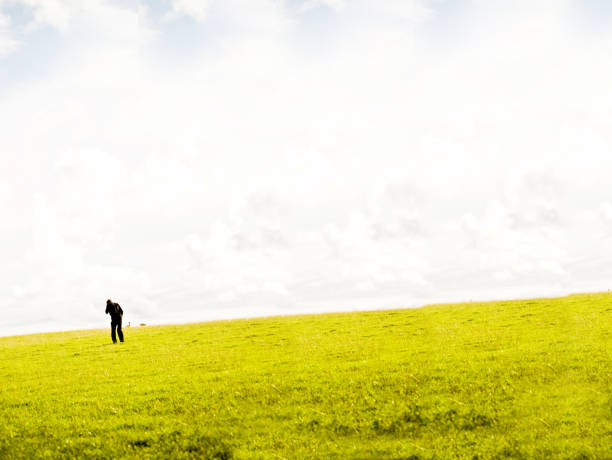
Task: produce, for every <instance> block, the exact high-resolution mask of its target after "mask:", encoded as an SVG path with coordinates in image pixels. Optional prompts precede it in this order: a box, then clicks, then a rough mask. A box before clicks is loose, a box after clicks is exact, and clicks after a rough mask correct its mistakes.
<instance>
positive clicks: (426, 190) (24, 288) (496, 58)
mask: <svg viewBox="0 0 612 460" xmlns="http://www.w3.org/2000/svg"><path fill="white" fill-rule="evenodd" d="M611 81H612V4H611V3H610V2H608V1H606V0H541V1H540V0H515V1H501V0H500V1H497V0H452V1H451V0H151V1H145V0H121V1H119V0H0V209H1V210H2V219H0V254H2V258H1V259H0V312H1V313H2V321H0V335H9V334H22V333H30V332H42V331H56V330H69V329H81V328H83V329H84V328H98V327H107V326H108V324H107V323H108V322H109V318H108V317H107V316H105V315H104V308H105V302H106V299H107V298H111V299H113V300H115V301H117V302H119V303H120V304H121V305H122V307H123V310H124V311H125V315H124V322H125V323H127V322H131V323H132V325H134V324H140V323H146V324H164V323H181V322H191V321H203V320H211V319H221V318H238V317H254V316H267V315H277V314H281V315H284V314H295V313H304V312H325V311H348V310H364V309H378V308H400V307H417V306H420V305H424V304H428V303H434V302H453V301H457V302H459V301H471V300H486V299H504V298H523V297H530V296H555V295H564V294H567V293H572V292H582V291H605V290H608V289H610V288H612V186H611V185H610V182H611V179H610V177H611V174H610V171H612V129H611V127H612V90H611V86H610V82H611Z"/></svg>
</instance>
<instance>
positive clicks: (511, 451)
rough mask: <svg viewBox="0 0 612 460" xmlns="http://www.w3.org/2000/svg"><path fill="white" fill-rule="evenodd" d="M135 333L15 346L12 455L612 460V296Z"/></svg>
mask: <svg viewBox="0 0 612 460" xmlns="http://www.w3.org/2000/svg"><path fill="white" fill-rule="evenodd" d="M127 309H129V306H126V310H127ZM101 316H102V317H103V313H101ZM124 330H125V336H126V342H125V343H123V344H116V345H113V344H112V343H111V341H110V334H109V329H108V328H107V329H100V330H87V331H74V332H65V333H52V334H38V335H29V336H17V337H5V338H0V458H11V459H13V458H75V457H76V458H100V459H102V458H104V459H107V458H139V459H146V458H206V459H230V458H234V459H336V458H337V459H346V458H350V459H413V460H415V459H433V458H436V459H445V458H461V459H501V458H516V459H522V458H559V459H611V458H612V366H611V364H612V361H611V349H612V335H611V334H612V295H610V294H607V293H601V294H584V295H572V296H568V297H563V298H554V299H552V298H551V299H533V300H521V301H501V302H486V303H476V302H474V303H463V304H455V305H437V306H428V307H424V308H419V309H402V310H387V311H372V312H356V313H342V314H325V315H303V316H286V317H271V318H260V319H248V320H247V319H244V320H233V321H219V322H208V323H199V324H188V325H180V326H156V327H150V326H147V327H138V328H129V329H128V328H125V329H124Z"/></svg>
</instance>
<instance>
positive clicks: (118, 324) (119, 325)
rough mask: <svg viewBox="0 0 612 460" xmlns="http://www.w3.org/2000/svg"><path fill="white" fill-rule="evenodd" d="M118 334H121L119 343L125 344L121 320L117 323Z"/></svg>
mask: <svg viewBox="0 0 612 460" xmlns="http://www.w3.org/2000/svg"><path fill="white" fill-rule="evenodd" d="M117 334H119V341H120V342H123V331H122V330H121V320H119V322H118V323H117Z"/></svg>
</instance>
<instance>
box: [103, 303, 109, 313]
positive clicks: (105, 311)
mask: <svg viewBox="0 0 612 460" xmlns="http://www.w3.org/2000/svg"><path fill="white" fill-rule="evenodd" d="M104 313H106V314H107V315H108V304H107V305H106V310H104Z"/></svg>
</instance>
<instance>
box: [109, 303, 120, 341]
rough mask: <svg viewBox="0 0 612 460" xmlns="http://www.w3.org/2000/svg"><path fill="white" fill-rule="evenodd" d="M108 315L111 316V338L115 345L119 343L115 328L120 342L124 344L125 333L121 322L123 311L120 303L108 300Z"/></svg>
mask: <svg viewBox="0 0 612 460" xmlns="http://www.w3.org/2000/svg"><path fill="white" fill-rule="evenodd" d="M106 314H108V315H110V316H111V338H112V339H113V343H117V336H116V335H115V328H116V329H117V334H118V335H119V341H120V342H123V331H122V330H121V320H122V319H123V310H122V309H121V306H119V304H118V303H115V302H113V301H111V299H108V300H107V301H106Z"/></svg>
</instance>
